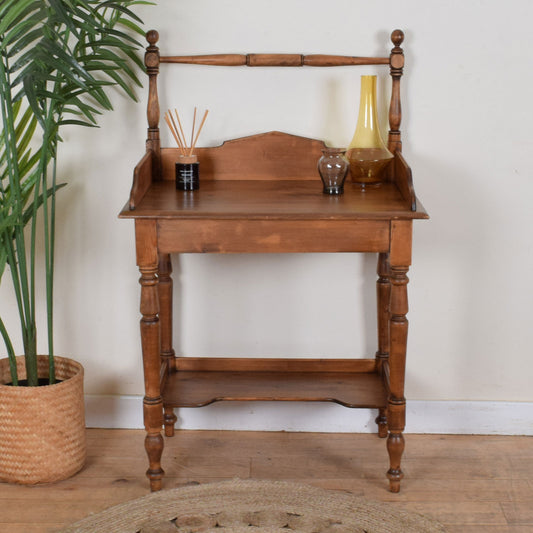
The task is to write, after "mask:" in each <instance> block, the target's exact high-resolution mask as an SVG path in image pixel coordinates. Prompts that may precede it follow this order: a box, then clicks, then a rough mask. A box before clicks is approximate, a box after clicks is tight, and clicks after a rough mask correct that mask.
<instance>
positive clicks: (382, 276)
mask: <svg viewBox="0 0 533 533" xmlns="http://www.w3.org/2000/svg"><path fill="white" fill-rule="evenodd" d="M377 274H378V280H377V282H376V297H377V315H378V316H377V324H378V351H377V352H376V368H377V371H378V372H379V374H380V375H381V376H382V378H383V379H384V376H383V374H384V366H385V365H386V364H388V361H389V319H390V291H391V284H390V269H389V254H385V253H380V254H378V267H377ZM376 424H377V425H378V435H379V436H380V437H381V438H385V437H387V435H388V429H387V409H386V408H380V410H379V414H378V416H377V418H376Z"/></svg>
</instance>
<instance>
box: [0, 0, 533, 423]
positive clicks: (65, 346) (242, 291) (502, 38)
mask: <svg viewBox="0 0 533 533" xmlns="http://www.w3.org/2000/svg"><path fill="white" fill-rule="evenodd" d="M138 12H139V14H140V15H141V16H142V18H143V19H144V20H145V23H146V28H147V29H148V28H152V27H153V28H156V29H158V31H159V33H160V43H159V44H160V46H161V51H162V53H163V54H165V53H182V54H200V53H224V52H235V53H237V52H239V53H240V52H242V53H246V52H296V53H338V54H350V55H383V54H387V53H388V50H389V49H390V47H391V44H390V41H389V39H388V35H389V34H390V31H391V30H393V29H395V28H402V29H403V30H404V32H405V35H406V39H405V43H404V49H405V53H406V68H405V71H404V78H403V81H402V91H403V112H404V118H403V122H402V131H403V134H404V154H405V156H406V158H407V160H408V161H409V163H410V165H411V166H412V169H413V174H414V180H415V188H416V191H417V193H418V196H419V197H420V199H421V200H422V203H423V204H424V206H425V207H426V208H427V210H428V211H429V213H430V215H431V220H430V221H429V222H427V221H420V222H415V245H414V257H413V268H412V269H411V271H410V279H411V283H410V286H409V291H410V307H411V311H410V313H409V320H410V333H409V349H408V370H407V384H406V393H407V397H408V399H412V400H419V401H423V402H426V401H459V400H461V401H466V402H468V401H478V400H483V401H491V402H533V392H532V391H533V389H532V387H531V386H530V384H531V376H532V374H533V362H532V361H531V346H532V345H533V337H532V331H533V328H531V325H530V322H531V300H532V296H533V290H532V288H531V283H530V281H529V277H530V273H531V272H532V271H533V247H532V237H531V228H532V226H533V209H532V208H531V202H532V200H533V163H532V159H531V157H530V155H531V151H532V148H533V135H532V134H531V119H532V118H533V116H532V113H531V98H530V90H531V85H532V81H533V79H532V78H533V75H532V73H531V69H530V68H529V65H530V64H531V58H530V53H529V49H530V46H529V33H530V32H529V28H528V24H529V21H530V20H531V16H532V15H533V7H532V4H531V3H530V2H529V1H527V0H514V1H512V2H508V3H502V2H500V1H498V0H477V1H471V2H460V1H458V0H446V1H433V2H423V1H422V0H418V1H416V0H407V1H403V2H396V3H392V2H385V1H375V2H361V1H353V0H331V1H330V2H328V3H327V4H326V3H324V2H318V1H316V0H308V1H305V2H304V1H297V0H269V1H266V0H263V1H260V2H242V1H238V0H223V1H222V0H220V1H217V2H215V1H208V0H181V1H179V2H174V1H172V2H171V1H168V0H162V1H160V2H159V5H158V6H156V7H143V8H141V9H139V10H138ZM383 69H385V67H383ZM162 71H163V73H162V76H161V78H160V79H161V82H160V83H161V85H160V87H161V99H162V107H163V109H166V108H167V107H179V108H180V110H181V113H182V114H184V115H187V114H188V113H192V109H193V106H194V105H198V106H199V107H200V108H202V109H203V108H204V107H208V108H209V109H210V115H209V118H208V121H207V123H206V126H205V128H204V133H203V134H202V138H201V144H203V145H215V144H219V143H220V142H222V141H223V140H225V139H229V138H234V137H239V136H244V135H248V134H254V133H258V132H262V131H269V130H274V129H276V130H282V131H286V132H289V133H294V134H298V135H303V136H308V137H315V138H321V139H324V140H326V141H327V142H328V143H331V144H337V145H346V144H347V143H348V142H349V140H350V138H351V135H352V133H353V129H354V126H355V120H356V114H357V106H358V90H359V89H358V86H359V75H360V74H364V73H373V72H377V73H380V81H381V80H383V83H384V84H388V78H387V75H386V69H385V70H380V69H379V67H375V68H373V67H363V68H356V69H350V68H346V69H342V68H341V69H290V70H284V69H246V68H238V69H223V68H205V67H203V68H202V67H192V66H182V67H169V66H163V67H162ZM165 80H168V81H165ZM382 87H383V88H382V89H381V90H380V94H381V96H382V97H383V99H385V97H386V95H387V93H388V91H389V88H388V85H382ZM145 93H146V90H143V91H141V92H140V93H139V94H140V96H141V100H142V101H141V103H140V104H138V105H136V104H133V103H131V102H128V101H126V100H124V99H122V98H119V97H117V98H116V111H115V112H113V113H110V114H107V115H106V116H104V117H103V119H102V120H101V128H100V129H98V130H80V129H79V128H78V129H71V130H69V131H65V139H66V143H65V144H64V145H63V146H62V147H61V163H62V166H61V170H60V172H61V176H62V178H63V179H64V180H65V181H67V182H68V183H69V186H68V187H67V188H66V189H64V190H63V191H61V193H60V198H59V209H60V213H59V224H58V227H59V234H58V238H57V246H58V248H57V250H58V255H57V312H56V329H57V336H56V344H57V349H58V352H60V353H63V354H67V355H72V356H74V357H75V358H76V359H78V360H79V361H81V362H82V363H83V364H84V366H85V368H86V390H87V392H88V393H89V394H91V395H115V396H116V395H142V393H143V386H142V373H141V364H140V361H141V356H140V340H139V333H138V319H139V312H138V297H139V286H138V283H137V280H138V277H139V276H138V271H137V269H136V267H135V254H134V239H133V223H132V222H131V221H119V220H118V219H117V218H116V217H117V214H118V212H119V211H120V208H121V207H122V205H123V204H124V203H125V202H126V200H127V198H128V194H129V188H130V184H131V177H132V169H133V167H134V165H135V163H136V161H137V160H138V159H140V157H141V156H142V154H143V151H144V140H145V136H146V119H145V104H146V94H145ZM385 114H386V113H382V115H383V119H385V118H386V117H385ZM163 138H164V139H165V142H167V139H168V137H167V135H166V132H164V135H163ZM168 142H170V140H169V139H168ZM318 186H319V185H318V183H317V187H318ZM174 269H175V279H176V298H177V300H178V301H179V303H178V304H177V306H176V332H177V333H178V334H179V335H177V336H176V341H175V344H176V346H175V348H176V351H177V352H178V353H180V354H183V355H230V356H236V355H237V356H239V355H243V356H245V355H255V356H278V357H283V356H295V357H296V356H332V357H348V356H351V355H358V356H372V355H373V353H374V351H375V341H374V327H375V318H374V313H375V311H374V304H373V295H374V284H373V279H374V277H373V276H374V274H373V272H374V270H375V264H374V258H373V257H364V258H361V257H355V256H351V255H313V256H300V255H287V256H239V255H236V256H231V255H230V256H207V255H206V256H194V257H193V256H186V257H183V258H181V259H179V260H178V259H175V260H174ZM331 273H335V277H336V280H333V281H331ZM326 274H327V275H328V276H327V277H328V280H330V281H329V282H328V283H329V284H325V283H324V279H325V276H326ZM368 276H370V280H371V281H370V283H367V284H366V285H364V284H363V281H364V279H365V278H366V279H368ZM182 281H184V282H186V285H181V283H180V282H182ZM3 285H4V287H2V290H1V293H0V294H1V303H0V306H1V310H2V314H3V315H4V314H5V310H6V309H8V310H9V309H10V308H11V307H13V299H12V296H11V294H10V292H9V290H8V287H7V285H8V284H7V282H6V283H4V284H3ZM41 341H42V346H43V348H42V349H43V350H44V349H45V348H44V346H45V344H44V331H43V332H42V334H41ZM95 397H96V396H95ZM279 408H280V407H278V410H276V409H270V410H268V409H267V410H265V411H264V412H263V414H262V419H263V420H265V426H264V427H270V426H269V420H268V418H269V417H272V420H270V422H271V423H274V422H273V421H274V420H276V419H277V418H279V416H280V415H279ZM281 408H282V409H285V408H288V409H296V407H292V406H291V407H285V406H281ZM244 409H245V410H246V409H248V411H247V412H249V411H252V410H253V409H255V407H250V406H249V407H247V408H244ZM339 409H340V408H339ZM311 411H312V410H309V409H305V410H302V411H301V412H300V411H297V413H299V414H298V416H301V417H303V418H305V419H306V420H307V419H309V420H313V414H312V412H311ZM212 412H213V415H212V416H213V419H212V420H211V422H210V423H211V424H214V425H217V424H218V426H219V427H229V426H231V423H229V422H228V420H231V417H234V418H239V417H240V416H241V414H242V412H243V406H233V405H225V406H224V407H222V408H218V407H217V409H216V410H214V411H212ZM294 412H296V411H294ZM195 413H198V414H195ZM199 413H200V412H199V411H197V412H193V413H189V412H188V413H187V414H186V415H184V416H185V418H187V417H189V418H188V419H189V420H191V422H190V425H195V424H197V425H198V424H199V425H202V423H201V422H198V421H199V420H204V419H205V416H206V415H205V414H199ZM207 413H209V411H207ZM220 413H223V415H224V416H225V417H227V418H224V416H222V418H217V417H220V416H221V415H220ZM328 413H329V411H328ZM332 413H334V414H333V415H332V416H344V415H340V414H338V413H340V411H339V410H334V411H332ZM327 416H328V417H329V416H331V415H329V414H328V415H327ZM350 416H351V415H350ZM195 417H196V418H195ZM200 417H204V418H200ZM195 421H196V422H195ZM530 424H531V422H530ZM207 425H209V422H206V426H207ZM321 427H324V426H323V425H321V423H320V422H318V423H317V425H316V429H320V428H321ZM530 429H531V425H530Z"/></svg>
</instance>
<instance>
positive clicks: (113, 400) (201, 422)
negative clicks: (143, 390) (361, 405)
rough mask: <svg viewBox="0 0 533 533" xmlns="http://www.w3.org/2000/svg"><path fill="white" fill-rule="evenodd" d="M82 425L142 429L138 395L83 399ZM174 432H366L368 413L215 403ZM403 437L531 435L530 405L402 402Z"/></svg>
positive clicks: (190, 413) (189, 412) (186, 416)
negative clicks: (83, 420) (403, 408)
mask: <svg viewBox="0 0 533 533" xmlns="http://www.w3.org/2000/svg"><path fill="white" fill-rule="evenodd" d="M85 405H86V421H87V427H99V428H128V429H134V428H142V427H143V420H142V397H140V396H103V395H101V396H99V395H87V396H86V401H85ZM176 414H177V416H178V423H177V425H176V427H177V428H180V429H215V430H248V431H318V432H326V433H337V432H338V433H351V432H353V433H372V432H375V431H376V425H375V423H374V418H375V417H376V414H377V412H376V411H374V410H371V409H347V408H345V407H342V406H340V405H336V404H332V403H293V402H221V403H215V404H212V405H209V406H207V407H202V408H201V409H198V408H196V409H178V410H176ZM405 432H406V433H441V434H468V435H470V434H480V435H533V403H526V402H479V401H475V402H467V401H460V402H459V401H408V402H407V425H406V431H405Z"/></svg>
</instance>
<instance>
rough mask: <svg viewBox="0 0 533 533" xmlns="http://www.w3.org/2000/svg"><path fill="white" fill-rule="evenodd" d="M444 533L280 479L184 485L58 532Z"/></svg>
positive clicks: (391, 511)
mask: <svg viewBox="0 0 533 533" xmlns="http://www.w3.org/2000/svg"><path fill="white" fill-rule="evenodd" d="M222 529H223V530H224V531H226V532H228V533H229V532H231V533H256V532H257V533H290V531H300V532H305V533H389V532H390V533H393V532H394V533H444V532H445V529H444V528H443V527H442V526H441V525H440V524H439V523H438V522H436V521H434V520H431V519H429V518H427V517H424V516H421V515H417V514H414V513H408V512H405V511H401V510H399V509H395V508H391V506H388V505H387V504H383V503H371V502H368V501H366V500H364V499H362V498H359V497H355V496H353V495H351V494H349V493H346V492H337V491H332V490H324V489H319V488H315V487H311V486H308V485H298V484H295V483H287V482H284V481H256V480H233V481H224V482H219V483H208V484H205V485H194V486H186V487H182V488H177V489H171V490H165V491H160V492H156V493H153V494H149V495H148V496H144V497H142V498H139V499H137V500H133V501H130V502H127V503H123V504H120V505H116V506H115V507H111V508H110V509H107V510H105V511H103V512H101V513H98V514H95V515H92V516H89V517H88V518H85V519H83V520H81V521H80V522H77V523H76V524H74V525H72V526H70V527H68V528H66V529H63V530H62V532H61V533H104V532H105V533H196V532H202V533H224V532H223V531H222Z"/></svg>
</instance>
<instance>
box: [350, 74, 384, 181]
mask: <svg viewBox="0 0 533 533" xmlns="http://www.w3.org/2000/svg"><path fill="white" fill-rule="evenodd" d="M376 79H377V77H376V76H361V100H360V103H359V117H358V119H357V127H356V128H355V133H354V136H353V139H352V142H351V143H350V145H349V146H348V150H347V152H346V157H347V158H348V160H349V161H350V174H351V176H352V181H353V182H355V183H357V184H359V185H360V186H362V187H375V186H379V185H380V184H381V182H382V181H383V176H384V173H385V169H386V167H387V165H388V164H389V163H390V161H391V160H392V159H393V155H392V154H391V153H390V152H389V150H387V147H386V146H385V143H384V142H383V139H382V137H381V134H380V132H379V123H378V111H377V107H376Z"/></svg>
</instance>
